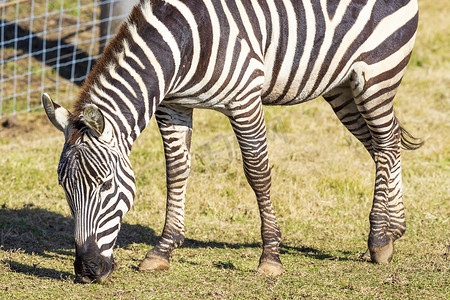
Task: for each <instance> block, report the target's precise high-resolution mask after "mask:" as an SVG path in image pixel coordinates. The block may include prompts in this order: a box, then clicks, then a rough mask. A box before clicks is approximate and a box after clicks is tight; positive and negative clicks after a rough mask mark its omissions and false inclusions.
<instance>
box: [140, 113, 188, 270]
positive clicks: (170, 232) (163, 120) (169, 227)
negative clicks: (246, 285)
mask: <svg viewBox="0 0 450 300" xmlns="http://www.w3.org/2000/svg"><path fill="white" fill-rule="evenodd" d="M155 115H156V120H157V122H158V126H159V130H160V132H161V136H162V139H163V144H164V154H165V157H166V181H167V206H166V222H165V224H164V229H163V233H162V236H161V240H160V241H159V243H158V244H157V245H156V246H155V248H153V249H152V250H150V251H149V252H148V253H147V255H146V257H145V259H144V260H143V261H142V262H141V264H140V265H139V270H141V271H151V270H164V269H168V268H169V267H170V264H169V258H170V253H171V252H172V250H173V249H175V248H177V247H179V246H181V244H182V243H183V241H184V201H185V196H186V184H187V180H188V176H189V172H190V168H191V157H190V144H191V135H192V109H186V108H178V107H176V108H175V107H172V106H160V107H159V108H158V111H157V112H156V114H155Z"/></svg>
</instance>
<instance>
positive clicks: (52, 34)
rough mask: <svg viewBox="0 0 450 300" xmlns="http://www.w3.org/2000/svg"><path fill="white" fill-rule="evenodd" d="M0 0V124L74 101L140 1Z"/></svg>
mask: <svg viewBox="0 0 450 300" xmlns="http://www.w3.org/2000/svg"><path fill="white" fill-rule="evenodd" d="M125 1H127V0H104V1H100V0H57V1H55V0H0V14H1V17H0V48H1V53H0V118H3V117H6V116H9V115H13V114H16V113H20V112H27V111H30V110H33V109H36V108H39V107H40V97H41V94H42V92H44V91H45V92H48V93H50V94H51V95H52V96H53V97H54V98H55V99H56V100H57V101H59V102H61V101H67V100H71V99H73V98H74V97H75V96H76V94H77V91H78V87H79V86H80V85H81V83H82V82H83V80H84V79H85V78H86V75H87V74H88V72H89V70H90V69H91V67H92V65H93V64H94V63H95V60H96V59H97V58H98V57H99V55H100V52H101V49H102V47H103V46H104V45H105V44H106V43H107V41H108V40H109V39H110V38H111V37H112V36H113V35H114V33H115V29H114V26H112V25H113V24H114V23H117V22H119V23H120V22H121V21H122V20H123V19H124V18H125V17H126V15H127V14H128V12H129V10H130V9H131V7H132V5H131V6H130V4H134V3H136V2H137V0H128V1H127V2H126V4H127V7H126V8H125V9H124V8H121V9H117V7H115V6H117V4H118V3H119V4H120V3H122V4H123V3H125Z"/></svg>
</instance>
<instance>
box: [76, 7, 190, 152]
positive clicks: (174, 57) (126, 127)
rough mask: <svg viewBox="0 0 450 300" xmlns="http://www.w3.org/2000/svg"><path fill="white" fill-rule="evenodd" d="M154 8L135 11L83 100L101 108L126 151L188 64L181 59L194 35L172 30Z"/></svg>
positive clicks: (90, 80) (100, 63)
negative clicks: (155, 12) (182, 68)
mask: <svg viewBox="0 0 450 300" xmlns="http://www.w3.org/2000/svg"><path fill="white" fill-rule="evenodd" d="M154 9H155V8H152V7H151V4H150V2H144V3H142V4H141V5H140V6H137V7H135V8H134V10H133V11H132V13H131V16H130V18H129V20H128V22H127V23H125V24H124V25H123V26H122V27H121V29H120V31H119V32H118V34H117V35H116V37H115V38H114V39H113V40H112V41H111V42H110V44H109V45H108V47H107V48H106V49H105V52H104V53H103V55H102V57H101V58H100V59H99V61H98V62H97V64H96V66H95V67H94V69H93V70H92V72H91V73H90V75H89V77H88V79H87V81H86V83H85V88H84V94H82V97H81V100H80V101H81V102H82V103H84V104H86V103H94V104H96V105H97V106H98V107H99V108H100V110H101V111H102V113H103V114H104V116H105V119H106V121H107V122H109V123H110V124H111V125H112V131H113V133H114V135H115V136H116V138H117V139H119V140H120V142H121V143H123V144H124V145H125V146H126V148H127V149H128V151H127V152H129V150H131V146H132V144H133V142H134V141H135V140H136V139H137V137H138V136H139V135H140V133H141V132H142V131H143V130H144V128H145V127H146V126H147V124H148V123H149V121H150V119H151V117H152V115H153V114H154V113H155V111H156V109H157V108H158V105H159V104H160V103H161V101H162V99H163V98H164V97H165V96H166V95H167V94H168V93H170V91H171V90H172V89H173V87H174V85H175V79H176V78H178V77H179V76H177V75H178V73H182V72H180V66H181V65H186V62H183V61H182V59H181V57H186V56H185V55H184V53H185V51H186V48H187V47H189V45H188V43H186V42H185V40H186V37H187V36H189V35H190V34H191V33H190V31H189V30H188V28H186V27H184V28H183V27H182V26H181V27H180V24H179V23H177V24H175V23H174V25H172V26H177V28H169V27H170V26H166V25H165V22H164V16H161V15H158V16H155V14H154ZM166 23H167V22H166ZM185 59H186V58H185ZM83 98H85V99H88V100H83ZM78 106H80V105H78ZM83 106H84V105H83Z"/></svg>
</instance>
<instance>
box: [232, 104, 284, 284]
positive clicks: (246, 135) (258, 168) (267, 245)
mask: <svg viewBox="0 0 450 300" xmlns="http://www.w3.org/2000/svg"><path fill="white" fill-rule="evenodd" d="M254 101H258V102H257V104H256V105H252V104H247V105H244V106H243V107H242V108H239V109H237V110H234V111H233V112H232V116H231V117H230V122H231V125H232V127H233V130H234V132H235V134H236V137H237V140H238V142H239V146H240V148H241V152H242V160H243V163H244V172H245V176H246V177H247V181H248V182H249V184H250V186H251V187H252V189H253V191H254V192H255V194H256V198H257V201H258V206H259V213H260V217H261V236H262V240H263V251H262V255H261V258H260V260H259V266H258V270H257V271H258V272H259V273H261V274H268V275H279V274H281V273H282V272H283V265H282V264H281V261H280V256H279V250H278V246H279V244H280V240H281V232H280V229H279V227H278V224H277V221H276V218H275V214H274V210H273V207H272V203H271V201H270V185H271V178H270V167H269V158H268V154H267V144H266V126H265V121H264V113H263V110H262V104H261V100H260V99H259V98H258V99H256V100H254Z"/></svg>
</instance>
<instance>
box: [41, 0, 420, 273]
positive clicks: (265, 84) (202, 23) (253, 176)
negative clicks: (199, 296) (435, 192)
mask: <svg viewBox="0 0 450 300" xmlns="http://www.w3.org/2000/svg"><path fill="white" fill-rule="evenodd" d="M417 22H418V12H417V2H416V1H415V0H410V1H408V0H399V1H394V2H386V1H384V0H358V1H349V0H347V1H334V0H322V1H300V0H280V1H278V0H235V1H229V0H203V1H199V0H183V1H182V0H166V1H162V0H151V1H142V2H141V4H140V5H139V6H136V7H135V8H134V9H133V11H132V13H131V15H130V17H129V19H128V21H127V22H125V24H124V25H123V26H122V27H121V29H120V30H119V32H118V34H117V35H116V37H115V38H114V40H113V41H112V42H111V43H110V44H109V45H108V46H107V48H106V49H105V51H104V53H103V55H102V57H101V59H100V60H99V61H98V63H97V64H96V66H95V67H94V69H93V71H92V72H91V73H90V75H89V77H88V79H87V80H86V82H85V83H84V85H83V88H82V91H81V93H80V96H79V99H78V100H77V101H76V103H75V108H74V111H73V112H72V113H70V112H68V111H67V110H65V109H64V108H62V107H60V106H59V105H57V104H55V103H54V102H53V101H51V99H50V97H49V96H48V95H44V96H43V104H44V107H45V109H46V112H47V114H48V116H49V118H50V120H51V121H52V122H53V124H54V125H55V126H56V127H57V128H58V129H60V130H62V131H64V133H65V136H66V143H65V148H64V150H63V154H62V157H61V161H60V168H59V176H60V181H61V184H62V185H63V187H64V189H65V191H66V195H67V199H68V201H69V205H71V207H72V213H73V215H74V217H75V219H76V220H77V218H78V219H79V221H78V222H77V221H76V230H75V231H76V238H75V239H76V244H77V259H76V261H75V272H76V273H77V276H78V277H79V279H80V280H81V281H83V282H91V281H97V282H99V281H102V280H104V279H105V278H106V277H108V276H109V274H110V273H111V271H112V248H113V246H114V242H115V238H116V237H117V233H118V231H119V228H120V222H121V220H122V217H123V215H124V214H125V213H126V212H127V211H128V210H129V208H130V207H131V205H132V202H133V198H134V194H135V187H134V175H133V172H132V169H131V164H130V162H129V160H128V156H129V153H130V151H131V146H132V144H133V142H134V141H135V140H136V138H137V137H138V136H139V135H140V133H141V132H142V130H144V128H145V127H146V125H147V124H148V122H149V120H150V118H151V117H152V116H153V115H155V116H156V119H157V121H158V125H159V128H160V132H161V135H162V138H163V143H164V150H165V156H166V168H167V212H166V223H165V226H164V230H163V233H162V238H161V241H160V242H159V243H158V245H157V246H156V247H155V248H154V249H152V250H151V251H150V252H149V253H148V254H147V256H146V258H145V259H144V260H143V262H142V263H141V265H140V269H141V270H155V269H165V268H168V267H169V257H170V253H171V251H172V250H173V249H174V248H176V247H178V246H179V245H181V243H182V242H183V240H184V199H185V191H186V183H187V179H188V175H189V171H190V138H191V133H192V110H193V109H194V108H208V109H214V110H217V111H220V112H222V113H224V114H225V115H227V116H228V117H229V119H230V123H231V125H232V127H233V130H234V132H235V134H236V137H237V140H238V142H239V145H240V148H241V151H242V157H243V163H244V172H245V175H246V177H247V179H248V182H249V184H250V186H251V187H252V188H253V190H254V192H255V195H256V198H257V200H258V206H259V210H260V214H261V234H262V240H263V252H262V255H261V258H260V265H259V267H258V271H259V272H261V273H268V274H280V273H281V272H282V265H281V261H280V259H279V251H278V245H279V242H280V239H281V234H280V230H279V227H278V225H277V222H276V218H275V214H274V211H273V208H272V204H271V201H270V186H271V181H270V176H271V175H270V168H269V161H268V153H267V144H266V130H265V122H264V115H263V109H262V106H263V105H293V104H298V103H302V102H305V101H308V100H312V99H314V98H316V97H318V96H323V97H324V99H325V100H326V101H327V102H328V103H329V104H330V105H331V107H332V108H333V110H334V112H335V113H336V115H337V117H338V118H339V119H340V120H341V122H342V124H343V125H344V126H345V127H346V128H347V129H348V130H349V131H350V132H351V133H352V134H353V135H354V136H355V137H356V138H357V139H358V140H359V141H360V142H361V143H362V144H363V145H364V146H365V147H366V149H367V151H369V153H370V154H371V156H372V158H373V160H374V161H375V163H376V182H375V190H374V202H373V207H372V211H371V214H370V223H371V228H370V233H369V239H368V248H369V250H368V252H367V254H366V256H368V257H370V258H371V259H372V260H373V261H375V262H378V263H386V262H389V261H390V259H391V258H392V254H393V242H394V241H395V240H396V239H397V238H399V237H400V236H401V235H402V234H403V233H404V231H405V220H404V207H403V201H402V191H401V172H400V170H401V168H400V146H401V145H403V146H404V147H406V148H410V149H414V148H417V147H418V146H420V145H421V143H420V141H417V140H416V139H414V138H413V137H412V136H410V135H409V134H408V133H407V132H406V131H405V130H404V129H403V128H402V127H400V126H399V123H398V122H397V119H396V118H395V115H394V111H393V105H392V102H393V98H394V96H395V93H396V90H397V87H398V86H399V84H400V82H401V79H402V76H403V73H404V71H405V68H406V65H407V63H408V61H409V57H410V55H411V51H412V47H413V44H414V39H415V34H416V29H417ZM74 153H79V154H78V155H75V154H74ZM80 162H81V163H80ZM105 166H106V167H105ZM77 178H81V180H76V179H77ZM75 180H76V182H75ZM105 186H106V187H105ZM75 192H76V193H75ZM88 199H89V200H88ZM74 203H77V205H76V206H75V205H74ZM99 270H101V271H99Z"/></svg>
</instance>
